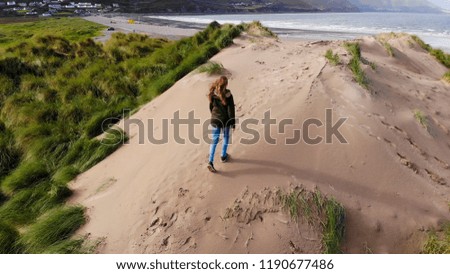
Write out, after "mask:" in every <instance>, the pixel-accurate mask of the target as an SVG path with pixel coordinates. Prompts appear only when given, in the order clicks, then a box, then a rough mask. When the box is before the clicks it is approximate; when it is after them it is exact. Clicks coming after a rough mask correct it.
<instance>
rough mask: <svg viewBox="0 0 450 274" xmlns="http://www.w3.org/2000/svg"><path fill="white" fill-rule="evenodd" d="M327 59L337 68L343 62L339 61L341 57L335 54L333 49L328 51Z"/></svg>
mask: <svg viewBox="0 0 450 274" xmlns="http://www.w3.org/2000/svg"><path fill="white" fill-rule="evenodd" d="M325 58H327V60H328V61H329V62H330V63H331V64H333V65H335V66H337V65H339V64H340V62H341V60H340V59H339V55H338V54H337V53H336V54H333V50H332V49H329V50H327V52H326V53H325Z"/></svg>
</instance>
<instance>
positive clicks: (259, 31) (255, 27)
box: [242, 21, 277, 38]
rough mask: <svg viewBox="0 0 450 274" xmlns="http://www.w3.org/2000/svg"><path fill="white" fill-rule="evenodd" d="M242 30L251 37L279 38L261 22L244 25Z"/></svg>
mask: <svg viewBox="0 0 450 274" xmlns="http://www.w3.org/2000/svg"><path fill="white" fill-rule="evenodd" d="M242 28H243V30H244V31H245V32H247V33H248V34H250V35H254V36H262V37H273V38H277V35H276V34H275V33H274V32H272V31H271V30H270V29H269V28H267V27H266V26H264V25H263V24H262V23H261V22H260V21H253V22H251V23H247V24H243V25H242Z"/></svg>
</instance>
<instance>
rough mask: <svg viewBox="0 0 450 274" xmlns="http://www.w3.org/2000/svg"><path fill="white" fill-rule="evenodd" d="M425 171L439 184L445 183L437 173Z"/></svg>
mask: <svg viewBox="0 0 450 274" xmlns="http://www.w3.org/2000/svg"><path fill="white" fill-rule="evenodd" d="M425 171H426V173H427V174H428V176H430V179H431V180H432V181H434V182H436V183H438V184H440V185H447V182H446V181H445V180H444V178H442V177H440V176H439V175H437V174H436V173H434V172H432V171H430V170H428V169H425Z"/></svg>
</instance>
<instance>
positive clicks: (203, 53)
mask: <svg viewBox="0 0 450 274" xmlns="http://www.w3.org/2000/svg"><path fill="white" fill-rule="evenodd" d="M55 24H57V25H56V26H55ZM66 27H67V28H66ZM246 27H248V26H246V25H240V26H232V25H224V26H221V25H219V24H217V23H213V24H210V25H209V26H208V27H207V28H206V29H205V30H204V31H200V32H198V33H197V34H196V35H195V36H193V37H189V38H184V39H181V40H179V41H168V40H165V39H154V38H150V37H148V36H145V35H139V34H128V35H125V34H122V33H115V34H114V35H113V37H112V38H111V39H110V40H109V41H108V42H107V43H106V44H104V45H102V44H98V43H95V42H94V41H93V40H92V39H91V38H90V37H93V36H95V35H97V34H98V32H99V31H100V30H101V29H103V28H104V26H101V25H97V24H93V23H90V22H87V21H84V20H81V19H70V18H66V19H58V20H57V19H54V20H40V21H37V22H30V23H18V24H11V25H4V26H1V30H2V33H4V34H2V37H1V40H0V50H2V51H3V52H4V53H5V54H4V55H3V57H2V58H1V59H0V78H1V81H2V83H4V84H3V85H2V86H1V87H0V106H1V112H0V132H1V135H0V148H1V150H0V151H1V152H0V164H1V165H0V189H1V199H0V219H1V223H0V253H79V252H84V250H85V249H84V244H83V240H82V239H75V240H71V239H70V237H71V235H72V234H73V232H74V231H75V230H76V229H77V228H78V227H80V226H81V225H82V224H83V223H84V219H85V218H84V212H83V210H82V208H80V207H65V206H64V203H65V200H66V199H67V198H68V197H69V196H70V195H71V190H70V189H69V188H68V183H69V182H70V181H71V180H72V179H74V178H75V177H76V176H77V175H78V174H80V173H81V172H84V171H86V170H87V169H89V168H90V167H92V166H94V165H95V164H96V163H98V162H100V161H101V160H103V159H104V158H106V157H107V156H108V155H109V154H111V153H112V152H113V151H115V150H116V149H117V148H118V147H120V145H121V144H122V143H123V142H124V141H126V139H127V136H125V134H124V132H122V131H121V130H119V129H109V130H108V131H107V132H106V134H104V135H102V138H100V139H99V138H96V137H97V136H98V135H100V134H101V133H103V132H104V130H105V129H106V128H105V126H106V125H111V124H114V123H116V122H118V121H119V119H121V118H122V115H123V109H135V108H137V107H138V106H139V105H141V104H144V103H146V102H148V101H150V100H151V99H153V98H154V97H156V96H158V95H159V94H161V93H162V92H164V91H165V90H166V89H168V88H169V87H170V86H172V85H173V84H174V83H175V82H176V81H177V80H179V79H180V78H182V77H183V76H185V75H186V74H188V73H189V72H191V71H192V70H194V69H195V68H197V67H198V66H199V65H201V64H203V63H205V62H206V61H207V60H208V59H209V58H211V57H212V56H214V55H215V54H216V53H218V52H219V51H220V50H221V49H223V48H225V47H227V46H229V45H230V44H232V42H233V38H235V37H237V36H238V35H239V34H240V33H241V32H242V31H243V30H244V28H246ZM63 30H64V31H63ZM104 121H106V122H107V123H104Z"/></svg>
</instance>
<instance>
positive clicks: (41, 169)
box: [2, 162, 50, 194]
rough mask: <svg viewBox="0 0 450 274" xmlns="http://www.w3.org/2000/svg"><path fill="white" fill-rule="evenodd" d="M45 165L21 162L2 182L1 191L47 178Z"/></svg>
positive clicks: (11, 189)
mask: <svg viewBox="0 0 450 274" xmlns="http://www.w3.org/2000/svg"><path fill="white" fill-rule="evenodd" d="M49 175H50V174H49V172H48V170H47V167H46V166H45V165H44V164H42V163H40V162H25V163H22V164H21V165H20V166H19V167H18V168H17V169H16V170H14V172H12V173H11V174H10V175H9V176H8V177H6V178H5V179H4V181H3V183H2V191H3V192H5V193H7V194H12V193H13V192H15V191H17V190H19V189H23V188H28V187H31V186H33V185H36V184H38V183H40V182H42V181H45V180H46V179H48V178H49Z"/></svg>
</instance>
